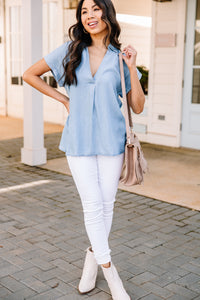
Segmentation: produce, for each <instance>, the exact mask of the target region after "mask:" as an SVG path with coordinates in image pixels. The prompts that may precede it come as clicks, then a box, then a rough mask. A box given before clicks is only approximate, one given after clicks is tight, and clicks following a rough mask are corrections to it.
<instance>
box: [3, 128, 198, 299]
mask: <svg viewBox="0 0 200 300" xmlns="http://www.w3.org/2000/svg"><path fill="white" fill-rule="evenodd" d="M59 138H60V135H56V134H53V135H48V136H47V137H46V139H45V142H46V144H47V147H50V149H48V157H49V158H53V157H61V156H64V154H63V153H62V152H60V151H59V150H57V148H56V147H55V141H57V144H58V143H59ZM21 146H22V139H15V140H11V141H0V153H1V155H0V163H1V166H3V168H1V172H0V186H1V187H7V186H14V185H19V184H23V183H26V182H33V181H38V180H47V179H48V180H51V183H50V184H44V185H41V186H38V187H37V189H36V188H35V187H33V188H28V189H21V190H18V191H10V192H7V193H5V194H1V200H0V201H1V207H0V240H1V245H2V246H3V247H2V248H0V299H2V300H6V299H7V300H9V299H13V300H16V299H17V300H24V299H27V300H29V299H32V300H43V299H44V300H46V299H47V300H51V299H52V300H58V299H59V300H65V299H67V300H73V299H74V300H75V299H91V300H111V295H110V291H109V288H108V285H107V283H106V281H105V279H104V276H103V273H102V271H101V269H100V268H99V272H98V276H97V287H96V288H95V289H94V290H93V291H92V292H91V293H89V294H88V295H79V294H78V291H77V285H78V283H79V281H80V276H81V273H82V267H83V263H84V257H85V252H84V250H85V249H86V248H87V247H88V245H89V239H88V237H87V234H86V230H85V226H84V218H83V212H82V207H81V201H80V198H79V195H78V192H77V189H76V187H75V185H74V182H73V179H72V178H71V177H69V176H66V175H63V174H59V173H56V172H51V171H48V170H44V169H41V168H39V167H30V166H25V165H22V164H21V163H20V147H21ZM8 151H9V153H10V154H11V156H12V157H10V158H7V157H6V156H7V152H8ZM7 178H9V182H8V181H7ZM116 199H117V200H116V202H115V209H114V216H113V225H112V228H111V234H110V246H111V250H112V253H111V254H112V259H113V262H114V263H115V265H116V267H117V270H118V272H119V274H120V277H121V278H122V280H123V283H124V285H125V287H126V289H127V291H128V293H129V294H130V296H131V299H135V300H139V299H140V300H141V299H147V300H151V299H155V300H156V299H167V300H185V299H196V300H197V299H198V297H199V294H200V290H199V286H200V284H199V280H198V278H199V270H200V258H199V247H200V240H199V235H200V222H199V220H200V214H199V212H196V211H192V210H190V209H187V208H183V207H180V206H178V205H173V204H169V203H164V202H161V201H159V200H155V199H151V198H148V197H144V196H139V195H136V194H131V193H129V192H124V191H121V190H119V191H118V193H117V198H116ZM57 284H58V285H57ZM196 295H197V296H196ZM194 297H195V298H194Z"/></svg>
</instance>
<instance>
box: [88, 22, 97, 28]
mask: <svg viewBox="0 0 200 300" xmlns="http://www.w3.org/2000/svg"><path fill="white" fill-rule="evenodd" d="M97 24H98V22H90V23H88V26H89V27H90V28H95V27H96V26H97Z"/></svg>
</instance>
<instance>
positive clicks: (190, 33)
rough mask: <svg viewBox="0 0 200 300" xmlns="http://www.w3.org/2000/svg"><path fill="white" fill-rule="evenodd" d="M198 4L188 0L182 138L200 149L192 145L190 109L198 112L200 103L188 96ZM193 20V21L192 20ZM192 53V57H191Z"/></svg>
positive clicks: (186, 144)
mask: <svg viewBox="0 0 200 300" xmlns="http://www.w3.org/2000/svg"><path fill="white" fill-rule="evenodd" d="M196 4H197V0H188V1H187V17H186V42H185V59H184V79H183V102H182V126H181V127H182V128H181V140H180V144H181V146H182V147H186V148H193V149H200V148H198V147H195V145H192V138H191V142H190V140H189V132H188V129H189V122H190V119H189V109H190V112H192V111H193V112H194V113H196V112H197V111H198V110H199V108H200V104H195V103H192V107H191V103H190V102H189V101H188V97H190V100H191V97H192V95H191V93H192V86H193V55H194V54H193V53H194V39H195V31H194V28H195V20H196ZM191 20H192V21H191ZM191 53H192V57H191Z"/></svg>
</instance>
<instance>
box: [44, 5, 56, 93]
mask: <svg viewBox="0 0 200 300" xmlns="http://www.w3.org/2000/svg"><path fill="white" fill-rule="evenodd" d="M57 37H58V3H57V1H53V0H52V1H45V2H44V3H43V39H44V40H43V48H44V54H47V53H50V52H51V51H53V50H54V49H55V48H56V47H57V46H58V41H57ZM44 80H45V82H47V83H48V84H49V85H50V86H52V87H54V88H57V86H58V85H57V82H56V80H55V79H54V77H53V76H52V74H51V73H50V72H49V73H47V75H46V76H44Z"/></svg>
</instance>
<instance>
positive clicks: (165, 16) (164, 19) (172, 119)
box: [148, 0, 186, 146]
mask: <svg viewBox="0 0 200 300" xmlns="http://www.w3.org/2000/svg"><path fill="white" fill-rule="evenodd" d="M152 13H153V24H152V26H153V27H152V42H151V66H150V78H149V79H150V80H149V97H148V101H149V113H148V141H149V142H152V143H157V144H163V145H169V146H179V145H180V123H181V104H182V79H183V64H184V35H185V23H186V16H185V15H186V0H173V1H172V2H166V3H156V2H153V11H152ZM157 33H161V34H162V33H163V34H166V33H172V34H173V33H174V34H177V44H176V47H155V37H156V34H157ZM159 115H162V116H164V117H165V120H159Z"/></svg>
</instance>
